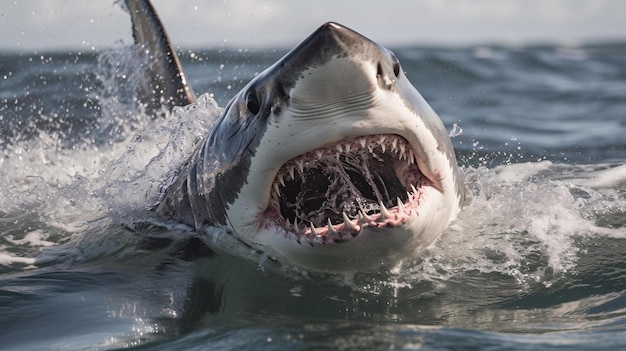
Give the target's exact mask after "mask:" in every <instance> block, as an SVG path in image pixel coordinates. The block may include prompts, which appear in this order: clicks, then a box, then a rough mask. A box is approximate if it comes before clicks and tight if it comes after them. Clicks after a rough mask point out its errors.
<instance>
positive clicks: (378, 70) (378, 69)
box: [376, 62, 383, 77]
mask: <svg viewBox="0 0 626 351" xmlns="http://www.w3.org/2000/svg"><path fill="white" fill-rule="evenodd" d="M376 75H377V76H379V77H382V76H383V66H382V65H381V64H380V62H379V63H378V66H376Z"/></svg>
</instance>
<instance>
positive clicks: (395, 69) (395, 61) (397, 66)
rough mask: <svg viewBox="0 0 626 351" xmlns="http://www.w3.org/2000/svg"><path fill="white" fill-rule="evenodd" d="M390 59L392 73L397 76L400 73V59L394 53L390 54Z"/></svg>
mask: <svg viewBox="0 0 626 351" xmlns="http://www.w3.org/2000/svg"><path fill="white" fill-rule="evenodd" d="M391 61H392V62H393V74H394V75H395V76H396V78H398V76H399V75H400V61H399V60H398V58H397V57H396V55H394V54H391Z"/></svg>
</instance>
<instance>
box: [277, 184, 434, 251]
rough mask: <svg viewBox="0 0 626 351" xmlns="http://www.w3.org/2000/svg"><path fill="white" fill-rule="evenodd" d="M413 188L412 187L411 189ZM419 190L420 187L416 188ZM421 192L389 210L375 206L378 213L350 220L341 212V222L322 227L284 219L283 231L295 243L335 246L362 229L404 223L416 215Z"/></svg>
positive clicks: (327, 223) (363, 214) (398, 200)
mask: <svg viewBox="0 0 626 351" xmlns="http://www.w3.org/2000/svg"><path fill="white" fill-rule="evenodd" d="M413 188H414V187H413ZM420 189H421V188H420ZM421 193H422V191H421V190H419V189H418V190H415V192H410V193H409V199H408V200H407V201H406V202H402V200H400V198H398V199H396V201H397V205H396V206H394V207H391V208H387V207H385V206H384V205H383V204H379V206H380V212H378V213H373V214H369V215H368V214H366V213H365V212H364V211H362V210H361V211H359V214H358V217H357V218H356V219H351V218H350V217H348V215H347V214H346V213H345V212H342V218H343V222H342V223H339V224H333V223H332V222H331V221H330V219H327V221H326V224H325V225H323V226H319V227H318V226H315V224H313V223H312V222H308V225H305V226H304V227H302V226H301V225H300V223H302V222H305V220H303V219H298V218H295V219H294V220H293V221H290V220H289V219H285V220H284V221H285V226H286V228H285V229H286V230H287V232H288V233H290V235H293V236H294V237H295V239H296V242H297V243H298V244H300V245H303V244H307V245H310V246H312V247H315V246H316V245H318V244H322V245H327V244H338V243H343V242H346V241H349V240H352V239H354V238H356V237H358V235H359V234H360V233H361V231H362V230H363V229H364V228H366V227H373V228H378V227H385V228H389V227H394V226H401V225H404V224H406V223H407V221H408V220H409V218H410V217H411V216H413V215H419V214H418V210H417V208H418V206H419V203H420V200H421Z"/></svg>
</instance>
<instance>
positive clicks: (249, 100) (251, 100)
mask: <svg viewBox="0 0 626 351" xmlns="http://www.w3.org/2000/svg"><path fill="white" fill-rule="evenodd" d="M246 107H247V108H248V111H250V113H251V114H253V115H256V114H257V113H259V111H261V104H260V102H259V98H258V97H257V96H256V94H254V93H252V92H249V93H248V95H246Z"/></svg>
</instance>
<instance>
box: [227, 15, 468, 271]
mask: <svg viewBox="0 0 626 351" xmlns="http://www.w3.org/2000/svg"><path fill="white" fill-rule="evenodd" d="M329 30H331V31H332V30H335V31H344V30H348V29H346V28H344V27H333V28H330V29H329ZM352 33H353V32H352ZM363 39H364V40H367V39H365V38H363ZM359 45H360V46H359V47H351V46H346V47H345V50H346V54H338V55H335V56H333V57H332V58H329V59H327V60H326V61H325V62H324V63H322V64H316V65H311V66H310V67H307V68H306V69H303V70H302V71H301V72H299V76H298V78H297V79H295V83H293V84H292V85H291V86H289V87H288V88H286V89H285V91H284V92H283V94H282V96H283V97H282V98H281V99H280V100H276V99H267V98H266V97H263V96H260V94H259V93H257V92H258V91H261V92H263V91H267V90H269V89H267V88H262V87H261V88H259V85H258V84H254V81H253V82H251V83H250V85H249V86H248V87H247V88H246V89H244V91H243V92H242V93H241V94H240V95H241V96H240V97H239V99H241V100H242V101H243V96H249V95H250V94H251V91H252V94H257V97H256V99H257V100H259V101H264V103H263V104H264V108H267V109H270V110H271V113H270V114H269V117H268V122H267V129H266V131H265V133H264V135H263V136H262V138H261V139H260V141H259V144H258V146H257V147H256V150H255V152H254V156H253V157H252V158H251V160H250V168H249V174H248V177H247V179H246V181H245V183H244V185H243V186H242V188H241V190H240V191H239V193H238V196H237V198H236V199H235V200H234V201H233V202H232V203H230V204H229V206H228V208H227V210H226V215H227V217H228V223H229V226H230V227H231V230H232V231H233V232H234V233H235V235H237V237H238V238H239V239H240V240H242V241H244V242H246V243H247V244H249V245H250V246H252V247H254V248H257V249H259V250H262V251H263V252H265V253H267V254H269V255H271V256H273V257H275V258H276V259H277V260H279V261H281V262H282V263H284V264H286V265H295V266H299V267H302V268H305V269H306V270H309V271H319V272H345V271H363V270H375V269H378V268H380V267H389V266H392V265H396V264H397V263H398V262H399V261H400V260H402V259H404V258H406V257H410V256H412V255H415V254H417V253H419V251H420V250H421V249H423V248H425V247H427V246H429V245H431V244H432V243H433V242H434V241H435V240H436V239H437V237H438V236H439V235H440V234H441V232H442V231H443V229H444V228H445V227H446V226H447V225H448V224H449V222H450V221H451V220H452V219H453V218H454V217H455V216H456V214H457V213H458V212H459V209H460V205H461V203H462V201H463V197H464V195H463V194H460V193H459V189H460V188H462V187H460V186H459V184H458V182H459V181H460V176H459V171H458V169H457V168H456V161H455V160H454V152H453V150H452V146H451V143H450V140H449V138H448V136H447V132H446V130H445V128H444V127H443V124H442V123H441V121H440V119H439V117H438V116H437V115H436V113H435V112H434V111H433V110H432V109H431V108H430V107H429V106H428V104H427V103H426V102H425V100H424V99H423V98H422V97H421V95H420V94H419V93H418V92H417V91H416V90H415V88H413V86H412V85H411V84H410V83H409V82H408V80H407V78H406V77H405V76H404V73H403V72H402V71H401V69H400V68H399V63H398V61H397V59H396V58H395V56H393V54H391V52H389V51H388V50H386V49H384V48H382V47H380V46H378V45H376V44H374V43H373V42H370V41H364V42H361V43H360V44H359ZM362 47H366V48H367V49H368V50H369V51H370V54H369V55H360V54H359V53H358V50H361V48H362ZM372 51H373V52H374V53H375V55H373V56H374V57H375V58H374V59H373V58H372V54H371V52H372ZM355 52H356V53H355ZM285 66H286V65H284V64H283V65H282V66H281V67H285ZM275 67H276V66H274V67H272V68H270V69H269V70H270V71H271V70H272V69H274V70H275V69H276V68H275ZM264 75H265V73H264V74H261V75H260V77H261V78H266V77H264ZM255 107H256V106H255Z"/></svg>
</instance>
